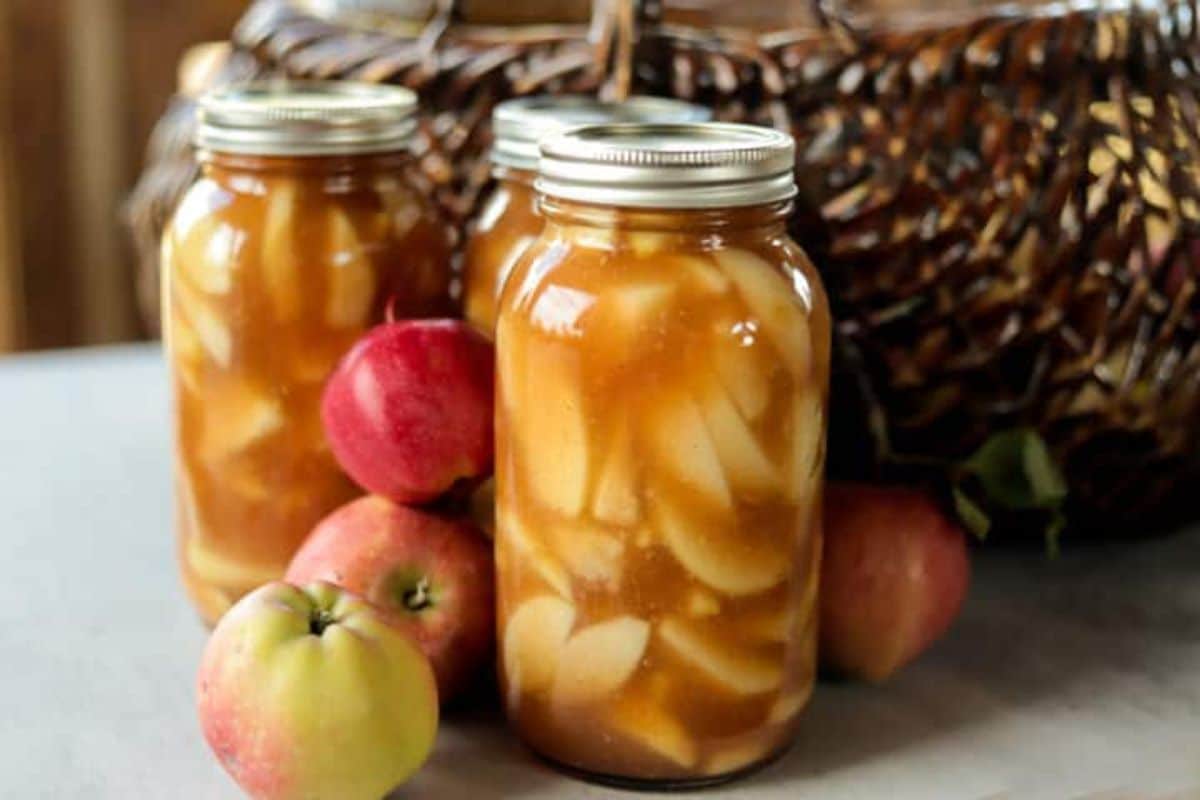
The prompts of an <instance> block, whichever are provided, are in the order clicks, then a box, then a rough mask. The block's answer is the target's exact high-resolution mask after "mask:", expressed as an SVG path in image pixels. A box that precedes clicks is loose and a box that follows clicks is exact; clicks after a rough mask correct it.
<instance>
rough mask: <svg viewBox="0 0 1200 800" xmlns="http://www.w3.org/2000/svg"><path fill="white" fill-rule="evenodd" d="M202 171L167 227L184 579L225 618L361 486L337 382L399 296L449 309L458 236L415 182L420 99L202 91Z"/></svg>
mask: <svg viewBox="0 0 1200 800" xmlns="http://www.w3.org/2000/svg"><path fill="white" fill-rule="evenodd" d="M198 115H199V117H198V128H197V134H196V145H197V150H198V153H199V158H200V161H201V164H202V175H201V177H200V179H199V180H198V182H197V183H196V184H195V185H193V186H192V187H191V189H190V190H189V191H188V192H187V194H186V195H185V196H184V198H183V199H182V201H181V203H180V205H179V206H178V208H177V210H176V212H175V214H174V216H173V218H172V220H171V222H170V224H169V225H168V226H167V229H166V231H165V233H164V236H163V244H162V247H163V259H162V263H163V273H164V283H163V319H164V329H165V338H166V348H167V359H168V362H169V366H170V373H171V383H172V387H173V390H174V406H175V408H174V450H175V485H176V528H177V536H178V542H179V562H180V567H181V570H182V573H183V579H184V583H185V584H186V586H187V589H188V592H189V594H190V595H191V597H192V600H193V602H194V603H195V604H196V606H197V608H198V609H199V611H200V613H201V615H202V616H203V617H204V618H205V619H206V620H207V621H209V622H213V621H215V620H216V619H217V617H219V616H220V615H221V614H222V613H223V612H224V610H225V609H226V608H227V607H228V606H229V605H230V604H231V603H233V602H234V601H235V600H237V598H238V597H239V596H240V595H242V594H243V593H244V592H246V591H248V590H250V589H252V588H254V587H255V586H257V585H258V584H261V583H263V582H265V581H268V580H271V579H274V578H277V577H279V576H281V575H282V574H283V571H284V569H285V567H286V566H287V563H288V560H289V559H290V557H291V556H292V554H293V552H294V551H295V549H296V548H297V547H298V546H299V544H300V543H301V541H302V540H303V539H304V537H305V536H306V535H307V534H308V532H309V531H310V530H311V528H312V527H313V525H314V524H315V523H316V522H317V521H319V520H320V519H321V518H322V517H323V516H324V515H325V514H327V513H328V512H329V511H331V510H332V509H334V508H336V507H337V506H338V505H340V504H341V503H343V502H345V501H346V500H349V499H350V498H352V497H353V496H355V494H356V493H357V492H356V490H355V488H354V487H353V486H352V485H351V483H350V481H349V480H348V479H347V478H346V477H345V476H344V475H343V474H342V473H341V471H340V470H339V469H338V467H337V465H336V464H335V463H334V460H333V457H332V456H331V454H330V452H329V449H328V447H327V445H326V443H325V439H324V435H323V433H322V428H321V423H320V417H319V404H320V395H321V391H322V388H323V385H324V381H325V378H326V377H327V376H328V374H329V373H330V372H331V371H332V369H333V367H334V365H335V364H336V362H337V361H338V359H339V358H340V357H341V355H342V354H343V353H344V352H345V351H346V350H347V349H349V347H350V346H351V344H353V342H354V341H355V340H356V339H357V338H358V337H359V335H360V334H361V333H362V332H363V331H364V330H365V329H366V328H368V327H369V326H371V325H373V324H374V323H376V322H377V321H379V320H380V319H381V317H382V314H383V312H384V308H385V305H386V306H389V307H390V308H391V309H392V311H393V312H394V313H396V314H398V315H400V316H413V317H419V316H442V315H445V314H446V313H448V312H449V310H450V309H451V303H450V289H449V287H450V279H451V276H450V271H449V241H448V237H447V235H446V231H445V228H444V226H443V225H442V223H441V222H440V221H439V220H438V219H437V217H436V216H435V213H434V210H433V208H432V206H431V205H430V204H429V203H428V202H426V200H425V199H424V198H423V197H422V196H421V195H420V194H419V193H418V192H417V191H416V190H415V189H414V188H413V187H412V186H410V185H409V182H408V181H407V180H406V178H405V171H406V169H407V168H408V165H409V162H410V159H411V157H410V155H409V152H408V148H409V141H410V139H411V138H412V135H413V133H414V131H415V127H416V98H415V96H414V95H413V93H412V92H409V91H408V90H405V89H398V88H388V87H379V86H370V85H359V84H352V83H319V82H269V83H257V84H251V85H247V86H242V87H237V88H231V89H226V90H221V91H219V92H216V93H214V94H210V95H208V96H206V97H203V98H202V99H201V100H200V103H199V111H198Z"/></svg>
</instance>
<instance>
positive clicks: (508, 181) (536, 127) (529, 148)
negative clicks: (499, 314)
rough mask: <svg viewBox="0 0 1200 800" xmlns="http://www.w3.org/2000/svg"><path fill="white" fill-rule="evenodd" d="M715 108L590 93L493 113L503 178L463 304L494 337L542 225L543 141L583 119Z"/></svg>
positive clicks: (472, 254) (480, 226)
mask: <svg viewBox="0 0 1200 800" xmlns="http://www.w3.org/2000/svg"><path fill="white" fill-rule="evenodd" d="M711 113H712V112H710V111H709V110H708V109H707V108H704V107H702V106H694V105H691V104H689V103H684V102H682V101H679V100H671V99H667V98H663V97H632V98H630V99H628V100H626V101H624V102H621V103H605V102H601V101H599V100H595V99H593V98H590V97H580V96H570V95H568V96H560V97H554V96H541V97H523V98H519V99H516V100H508V101H506V102H503V103H501V104H500V105H498V106H496V108H495V110H494V111H493V113H492V131H493V134H494V136H495V144H494V145H493V147H492V154H491V160H492V176H493V177H494V178H495V180H496V184H495V187H494V188H493V190H492V192H491V194H490V195H488V198H487V199H486V200H485V201H484V204H483V209H482V211H481V212H480V214H479V217H478V219H477V221H476V223H475V229H474V231H473V232H472V234H471V237H470V239H469V240H468V242H467V247H466V252H465V260H464V267H463V277H464V288H463V311H464V314H465V316H466V318H467V319H468V320H469V321H470V322H472V323H473V324H474V325H475V326H476V327H478V328H479V329H480V330H482V331H485V332H486V333H487V334H488V335H489V336H490V335H491V334H492V329H493V328H494V327H495V324H496V298H497V296H498V295H499V293H500V289H501V287H502V286H503V284H504V279H505V277H506V276H507V275H508V273H509V271H510V270H511V269H512V267H513V264H515V263H516V261H517V259H518V258H520V257H521V254H522V253H523V252H525V248H527V247H528V246H529V245H530V244H531V243H532V242H533V240H534V239H536V238H537V236H538V234H539V233H540V232H541V228H542V220H541V216H540V215H539V214H538V211H537V204H536V202H535V199H536V194H535V193H534V190H533V179H534V175H535V173H536V171H537V164H538V142H539V141H540V140H541V139H543V138H545V137H546V136H548V135H551V134H554V133H559V132H562V131H564V130H566V129H568V128H571V127H575V126H578V125H590V124H597V123H603V122H631V123H632V122H701V121H704V120H707V119H708V118H709V117H710V116H711Z"/></svg>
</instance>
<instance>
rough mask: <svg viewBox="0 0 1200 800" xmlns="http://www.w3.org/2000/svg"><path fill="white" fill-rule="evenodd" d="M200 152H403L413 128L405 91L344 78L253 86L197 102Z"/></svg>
mask: <svg viewBox="0 0 1200 800" xmlns="http://www.w3.org/2000/svg"><path fill="white" fill-rule="evenodd" d="M196 117H197V126H196V135H195V143H196V146H197V147H198V148H199V149H201V150H212V151H217V152H222V153H238V154H245V155H260V156H327V155H356V154H362V153H382V152H391V151H397V150H404V149H407V148H408V146H409V144H410V142H411V140H412V137H413V133H414V132H415V131H416V128H417V96H416V95H415V94H413V93H412V92H411V91H409V90H408V89H402V88H400V87H396V86H381V85H378V84H373V83H353V82H348V81H287V80H282V81H257V82H253V83H246V84H241V85H237V86H230V87H225V88H221V89H217V90H215V91H213V92H210V93H208V94H206V95H203V96H202V97H201V98H200V100H199V101H198V109H197V114H196Z"/></svg>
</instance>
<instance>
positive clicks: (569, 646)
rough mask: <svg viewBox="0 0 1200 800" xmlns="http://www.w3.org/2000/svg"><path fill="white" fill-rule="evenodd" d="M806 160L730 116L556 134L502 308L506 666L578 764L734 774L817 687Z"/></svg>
mask: <svg viewBox="0 0 1200 800" xmlns="http://www.w3.org/2000/svg"><path fill="white" fill-rule="evenodd" d="M793 158H794V154H793V145H792V141H791V138H790V137H789V136H787V135H786V134H782V133H778V132H775V131H772V130H768V129H763V128H755V127H750V126H743V125H728V124H718V123H707V124H693V125H608V126H595V127H587V128H579V129H575V130H572V131H570V132H567V133H565V134H562V135H560V136H558V137H555V138H552V139H549V140H547V141H545V142H544V143H543V145H542V158H541V165H540V172H539V177H538V178H537V182H536V188H537V190H538V192H539V196H540V201H541V210H542V213H543V214H544V216H545V227H544V230H543V231H542V233H541V235H540V236H539V238H538V239H537V241H536V242H534V244H533V245H532V246H531V247H530V248H529V249H528V250H527V251H526V253H525V254H524V255H523V256H522V257H521V259H520V261H519V262H518V263H517V266H516V267H515V268H514V270H513V273H512V275H511V276H510V278H509V280H508V281H507V283H506V284H505V288H504V290H503V292H502V295H501V300H500V312H499V319H498V322H497V328H496V337H497V352H498V365H497V400H496V402H497V418H496V437H497V440H496V441H497V445H496V508H497V535H496V547H497V551H496V558H497V570H498V573H497V576H498V577H497V589H498V595H499V604H498V608H499V618H498V624H499V638H500V651H501V652H500V673H501V683H502V689H503V693H504V699H505V703H506V706H507V711H508V714H509V717H510V720H511V721H512V723H513V724H514V726H515V728H516V730H517V731H518V732H519V734H520V735H521V737H522V738H523V739H524V740H525V742H526V743H528V744H529V745H530V746H531V747H532V748H533V749H534V750H536V751H537V752H538V753H540V754H541V755H543V756H544V757H546V758H548V759H550V760H552V761H554V762H556V763H558V764H561V765H563V766H564V767H566V768H567V769H569V770H571V771H573V772H577V773H581V774H583V775H585V776H588V777H591V778H595V779H598V780H600V781H604V782H614V783H619V784H633V785H636V786H644V785H648V786H664V785H667V786H675V785H681V786H690V785H697V784H706V783H711V782H718V781H722V780H726V779H728V778H730V777H733V776H736V775H738V774H741V773H743V772H745V771H747V770H750V769H753V768H754V767H756V766H758V765H760V764H762V763H765V762H766V761H768V760H770V759H771V758H772V757H774V756H775V755H777V754H778V753H780V752H781V751H782V750H783V748H785V747H786V746H787V744H788V743H789V741H790V739H791V737H792V735H793V733H794V730H795V728H796V725H797V721H798V719H799V715H800V713H801V711H802V709H803V708H804V706H805V704H806V703H807V701H808V697H809V694H810V692H811V690H812V686H813V680H814V669H815V648H816V606H815V602H816V597H817V582H818V563H819V559H820V536H819V529H820V497H821V481H822V472H823V461H824V441H825V429H826V425H825V416H826V403H827V394H828V380H829V350H830V316H829V310H828V306H827V302H826V299H825V295H824V292H823V290H822V287H821V284H820V282H819V280H818V277H817V274H816V272H815V271H814V269H813V267H812V265H811V264H810V262H809V260H808V259H807V258H806V257H805V255H804V253H803V251H802V250H801V249H800V247H799V246H798V245H797V244H796V243H795V242H794V241H792V240H791V239H790V238H789V237H788V234H787V232H786V227H785V223H786V219H787V215H788V212H789V210H790V207H791V201H792V197H793V195H794V193H795V185H794V181H793V173H792V169H793Z"/></svg>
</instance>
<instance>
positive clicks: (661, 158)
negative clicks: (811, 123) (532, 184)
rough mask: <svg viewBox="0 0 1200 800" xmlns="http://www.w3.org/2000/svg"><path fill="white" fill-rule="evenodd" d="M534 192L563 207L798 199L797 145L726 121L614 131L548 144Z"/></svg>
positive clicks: (577, 133) (587, 132)
mask: <svg viewBox="0 0 1200 800" xmlns="http://www.w3.org/2000/svg"><path fill="white" fill-rule="evenodd" d="M541 154H542V155H541V160H540V164H539V169H538V178H537V181H536V187H537V190H538V191H539V192H541V193H542V194H544V195H547V196H551V197H558V198H561V199H564V200H575V201H580V202H588V203H601V204H605V205H613V206H627V207H635V208H664V209H666V208H722V207H731V206H748V205H761V204H766V203H773V202H777V201H784V200H791V199H792V198H793V197H795V196H796V191H797V190H796V181H795V174H794V170H795V142H794V141H793V139H792V137H791V136H790V135H789V134H787V133H783V132H782V131H777V130H774V129H772V128H764V127H759V126H755V125H743V124H735V123H727V122H702V123H684V124H611V125H592V126H587V127H580V128H574V129H571V130H569V131H566V132H565V133H561V134H559V135H557V136H553V137H550V138H547V139H544V140H543V141H542V143H541Z"/></svg>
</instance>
